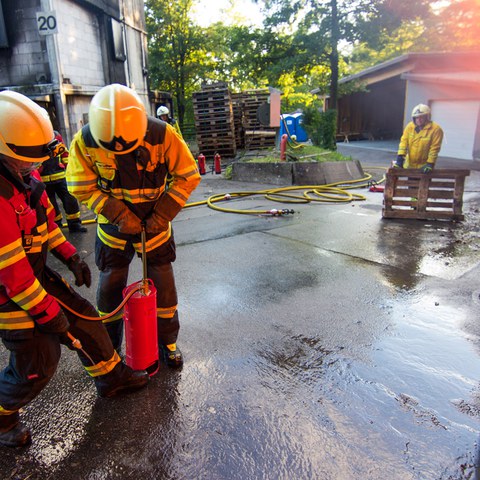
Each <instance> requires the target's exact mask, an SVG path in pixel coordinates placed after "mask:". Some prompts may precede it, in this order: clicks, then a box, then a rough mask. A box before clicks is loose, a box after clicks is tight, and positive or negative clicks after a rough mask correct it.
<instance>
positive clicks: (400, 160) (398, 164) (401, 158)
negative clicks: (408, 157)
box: [393, 155, 405, 168]
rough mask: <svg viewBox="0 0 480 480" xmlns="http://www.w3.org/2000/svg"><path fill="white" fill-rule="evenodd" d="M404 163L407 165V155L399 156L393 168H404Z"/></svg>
mask: <svg viewBox="0 0 480 480" xmlns="http://www.w3.org/2000/svg"><path fill="white" fill-rule="evenodd" d="M404 163H405V155H397V159H396V160H395V163H394V164H393V168H403V164H404Z"/></svg>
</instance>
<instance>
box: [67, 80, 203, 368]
mask: <svg viewBox="0 0 480 480" xmlns="http://www.w3.org/2000/svg"><path fill="white" fill-rule="evenodd" d="M89 121H90V123H88V124H87V125H85V126H84V127H83V128H82V129H81V130H80V131H79V132H77V134H76V135H75V137H74V139H73V141H72V144H71V145H70V158H69V162H68V165H67V184H68V188H69V190H70V192H71V193H72V194H73V195H74V196H75V197H77V199H78V200H79V201H80V202H83V203H84V204H86V205H87V206H88V208H90V209H92V210H93V211H94V212H95V213H96V214H97V215H98V226H97V238H96V246H95V261H96V264H97V267H98V268H99V270H100V280H99V285H98V289H97V309H98V311H99V312H100V313H101V314H105V313H110V312H112V311H113V310H115V309H116V308H117V306H118V305H119V304H120V303H121V301H122V298H123V297H122V291H123V289H124V288H125V286H126V284H127V279H128V270H129V265H130V263H131V261H132V259H133V257H134V255H135V252H136V253H137V254H138V255H140V253H141V250H142V243H141V231H142V222H144V223H145V225H146V242H145V246H146V263H147V276H148V278H149V279H151V280H152V281H153V283H154V285H155V288H156V290H157V326H158V343H159V351H160V353H161V355H162V359H163V361H164V362H165V363H166V364H167V365H168V366H170V367H180V366H181V365H182V364H183V357H182V354H181V352H180V350H179V349H178V347H177V344H176V342H177V336H178V331H179V328H180V324H179V319H178V312H177V302H178V300H177V291H176V287H175V278H174V274H173V268H172V262H174V261H175V258H176V253H175V242H174V238H173V231H172V225H171V223H170V222H171V221H172V220H173V219H174V218H175V216H176V215H177V214H178V212H179V211H180V210H181V209H182V207H183V206H184V205H185V203H186V202H187V199H188V198H189V196H190V194H191V193H192V191H193V190H194V189H195V188H196V186H197V185H198V184H199V182H200V179H201V177H200V175H199V173H198V170H197V166H196V163H195V160H194V158H193V156H192V154H191V153H190V150H189V149H188V147H187V145H186V144H185V142H184V141H183V139H182V138H181V137H180V136H179V135H177V133H176V132H175V130H174V129H173V127H172V126H171V125H169V124H167V123H165V122H163V121H161V120H159V119H157V118H154V117H153V116H147V113H146V110H145V107H144V105H143V103H142V101H141V99H140V97H139V96H138V95H137V94H136V93H135V92H134V91H133V90H131V89H130V88H128V87H125V86H124V85H120V84H112V85H107V86H106V87H103V88H102V89H100V90H99V91H98V92H97V93H96V95H95V96H94V97H93V99H92V101H91V104H90V108H89ZM167 175H171V177H172V181H171V182H170V183H169V185H168V188H167V187H166V179H167ZM105 325H106V327H107V330H108V332H109V334H110V337H111V339H112V342H113V345H114V347H115V348H116V349H117V351H120V348H121V345H122V340H123V318H122V312H119V313H118V314H117V315H115V316H113V317H112V318H110V319H108V320H107V321H106V323H105Z"/></svg>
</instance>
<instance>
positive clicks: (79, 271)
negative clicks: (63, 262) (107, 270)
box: [67, 253, 92, 288]
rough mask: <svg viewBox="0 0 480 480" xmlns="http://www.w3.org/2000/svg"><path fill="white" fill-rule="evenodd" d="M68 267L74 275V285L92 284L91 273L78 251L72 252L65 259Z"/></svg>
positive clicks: (88, 285)
mask: <svg viewBox="0 0 480 480" xmlns="http://www.w3.org/2000/svg"><path fill="white" fill-rule="evenodd" d="M67 267H68V269H69V270H70V271H71V272H72V273H73V274H74V275H75V285H76V286H77V287H81V286H82V285H86V286H87V287H88V288H89V287H90V285H91V284H92V274H91V272H90V268H89V267H88V265H87V264H86V263H85V262H84V261H83V260H82V259H81V258H80V257H79V256H78V253H74V254H73V255H72V256H71V257H70V258H69V259H68V260H67Z"/></svg>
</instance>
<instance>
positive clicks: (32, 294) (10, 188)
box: [0, 172, 76, 338]
mask: <svg viewBox="0 0 480 480" xmlns="http://www.w3.org/2000/svg"><path fill="white" fill-rule="evenodd" d="M31 176H32V179H31V180H30V185H25V184H23V187H22V182H20V180H19V179H18V181H15V182H14V183H12V181H11V178H10V176H8V175H5V174H4V173H3V172H2V173H1V174H0V211H1V212H2V214H1V215H0V232H2V234H1V235H0V336H1V335H2V332H4V331H5V330H8V331H9V332H10V338H12V335H13V336H14V337H15V336H16V335H17V334H16V332H17V333H18V335H17V336H18V338H20V337H21V336H22V333H21V331H25V330H29V329H33V328H34V325H35V324H34V322H37V323H40V324H42V323H45V322H48V321H49V320H51V319H52V318H53V317H54V316H55V315H57V314H58V312H59V310H60V307H59V305H58V303H57V302H56V300H55V299H54V298H53V297H52V296H51V295H49V294H48V293H47V292H46V291H45V289H44V288H43V286H42V285H41V284H40V282H39V278H41V277H42V274H43V271H44V269H45V265H46V258H47V251H48V250H52V249H53V250H55V253H56V254H57V256H59V257H60V258H63V259H68V258H70V257H71V256H72V255H73V254H74V253H75V251H76V250H75V248H74V247H73V246H72V245H71V244H70V243H69V242H67V240H66V238H65V237H64V236H63V234H62V232H61V231H60V229H59V228H58V226H57V224H56V223H55V222H54V217H55V210H54V208H53V206H52V204H51V203H50V201H49V199H48V196H47V194H46V192H45V191H42V190H39V191H42V193H41V196H40V197H39V199H37V200H34V199H33V197H35V195H36V193H35V190H36V187H37V186H38V185H37V184H39V178H40V177H39V175H38V173H37V172H35V173H33V174H32V175H31ZM39 185H41V184H39ZM42 188H44V187H43V185H42ZM37 191H38V190H37ZM31 203H35V205H33V204H32V205H31Z"/></svg>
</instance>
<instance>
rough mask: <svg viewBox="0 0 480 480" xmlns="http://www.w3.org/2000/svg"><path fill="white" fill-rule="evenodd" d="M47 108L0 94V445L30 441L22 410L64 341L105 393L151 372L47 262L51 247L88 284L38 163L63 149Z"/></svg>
mask: <svg viewBox="0 0 480 480" xmlns="http://www.w3.org/2000/svg"><path fill="white" fill-rule="evenodd" d="M57 147H58V141H57V140H56V139H55V136H54V131H53V127H52V124H51V122H50V119H49V117H48V114H47V112H46V111H45V110H44V109H43V108H41V107H40V106H39V105H37V104H36V103H35V102H33V101H32V100H30V99H29V98H27V97H26V96H24V95H21V94H20V93H16V92H12V91H2V92H0V211H1V212H2V214H1V215H0V231H1V232H2V235H1V236H0V338H1V340H2V342H3V344H4V345H5V347H6V349H7V350H8V351H9V352H10V358H9V363H8V365H7V366H6V368H5V369H3V371H1V372H0V445H5V446H8V447H20V446H24V445H27V444H29V443H30V440H31V436H30V431H29V430H28V428H27V427H26V426H24V425H23V424H22V423H20V417H19V411H20V409H21V408H23V407H24V406H25V405H27V404H28V403H29V402H31V401H32V400H33V399H34V398H35V397H36V396H37V395H38V394H39V393H40V392H41V391H42V390H43V389H44V387H45V386H46V385H47V384H48V382H49V381H50V379H51V378H52V377H53V375H54V373H55V370H56V368H57V365H58V362H59V359H60V352H61V348H60V345H61V344H62V343H63V344H67V345H68V346H72V345H71V343H70V339H69V337H68V335H67V332H68V333H69V334H70V335H73V337H74V338H77V339H79V340H80V342H81V344H82V346H83V352H82V351H78V355H79V357H80V360H81V362H82V364H83V365H84V367H85V370H86V371H87V373H88V374H89V375H90V376H91V377H93V379H94V381H95V385H96V387H97V390H98V394H99V395H100V396H105V397H111V396H114V395H117V394H119V393H121V392H124V391H127V390H134V389H137V388H140V387H143V386H144V385H146V384H147V382H148V379H149V377H148V374H147V373H146V372H143V371H142V372H137V371H133V370H132V369H130V368H129V367H127V366H126V365H125V364H123V363H122V362H121V360H120V357H119V356H118V354H117V352H115V350H114V348H113V345H112V343H111V341H110V338H109V336H108V333H107V331H106V329H105V327H104V326H103V324H102V322H100V321H95V320H91V321H90V320H84V319H82V318H80V317H78V316H77V315H74V314H73V313H71V312H70V311H68V310H66V309H65V310H64V309H63V308H62V306H61V305H60V304H59V301H60V302H62V303H63V304H65V305H69V306H70V307H72V309H73V310H75V311H76V312H78V313H80V314H83V315H87V316H93V317H94V316H98V314H97V312H96V310H95V308H94V307H93V305H91V304H90V303H89V302H88V301H87V300H85V299H84V298H83V297H81V296H80V295H79V294H78V293H76V292H75V291H74V290H73V288H72V287H70V285H69V284H68V283H67V281H66V280H64V279H63V278H62V277H61V276H60V275H59V274H58V273H56V272H55V271H53V270H52V269H51V268H49V267H48V266H47V253H48V251H51V252H52V253H53V254H54V256H55V257H57V258H58V259H59V260H60V261H61V262H63V263H64V264H65V265H66V266H67V267H68V269H69V270H70V271H71V272H72V273H73V275H74V277H75V283H76V285H77V286H81V285H86V286H87V287H89V286H90V283H91V275H90V269H89V268H88V265H87V264H86V263H85V262H84V261H83V260H82V259H81V258H80V257H79V255H78V253H77V251H76V249H75V247H74V246H73V245H72V244H71V243H69V242H68V241H67V240H66V238H65V237H64V236H63V234H62V232H61V230H60V229H59V227H58V225H57V224H56V223H55V210H54V208H53V206H52V204H51V203H50V201H49V198H48V195H47V193H46V191H45V185H44V184H43V183H42V182H41V181H40V175H39V174H38V172H37V171H36V168H37V167H38V166H39V165H41V163H42V162H44V161H46V160H48V159H50V158H52V157H54V156H56V155H58V154H59V151H58V150H57Z"/></svg>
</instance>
